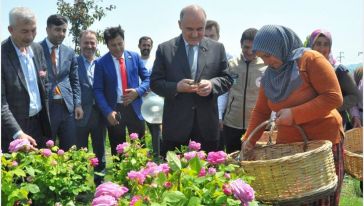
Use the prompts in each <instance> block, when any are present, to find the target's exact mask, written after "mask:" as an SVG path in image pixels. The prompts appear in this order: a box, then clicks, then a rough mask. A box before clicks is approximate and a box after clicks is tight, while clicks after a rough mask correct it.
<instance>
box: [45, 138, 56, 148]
mask: <svg viewBox="0 0 364 206" xmlns="http://www.w3.org/2000/svg"><path fill="white" fill-rule="evenodd" d="M46 146H47V147H48V148H52V147H53V146H54V142H53V140H48V141H47V142H46Z"/></svg>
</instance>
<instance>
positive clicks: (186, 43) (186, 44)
mask: <svg viewBox="0 0 364 206" xmlns="http://www.w3.org/2000/svg"><path fill="white" fill-rule="evenodd" d="M182 38H183V37H182ZM183 41H184V42H185V47H186V48H188V46H189V45H190V44H189V43H188V42H187V41H186V40H185V38H183ZM199 45H200V43H198V44H197V45H193V46H199Z"/></svg>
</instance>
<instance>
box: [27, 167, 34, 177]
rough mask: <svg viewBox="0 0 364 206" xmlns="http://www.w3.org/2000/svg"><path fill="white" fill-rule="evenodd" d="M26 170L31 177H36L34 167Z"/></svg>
mask: <svg viewBox="0 0 364 206" xmlns="http://www.w3.org/2000/svg"><path fill="white" fill-rule="evenodd" d="M25 170H26V171H27V173H28V174H29V175H30V176H33V177H34V176H35V171H34V168H33V167H25Z"/></svg>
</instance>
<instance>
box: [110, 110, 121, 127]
mask: <svg viewBox="0 0 364 206" xmlns="http://www.w3.org/2000/svg"><path fill="white" fill-rule="evenodd" d="M116 114H117V112H115V111H112V112H111V113H110V114H109V115H107V121H109V123H110V124H111V125H112V126H115V125H117V124H119V121H118V120H117V119H116Z"/></svg>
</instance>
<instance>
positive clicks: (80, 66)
mask: <svg viewBox="0 0 364 206" xmlns="http://www.w3.org/2000/svg"><path fill="white" fill-rule="evenodd" d="M78 69H79V70H80V72H79V74H81V75H80V76H79V78H80V80H81V78H83V79H84V80H85V81H86V82H87V83H88V84H89V85H90V86H92V83H91V82H90V79H89V78H88V71H87V69H86V66H85V62H84V59H83V57H82V56H81V55H80V56H78ZM80 82H81V81H80Z"/></svg>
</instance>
